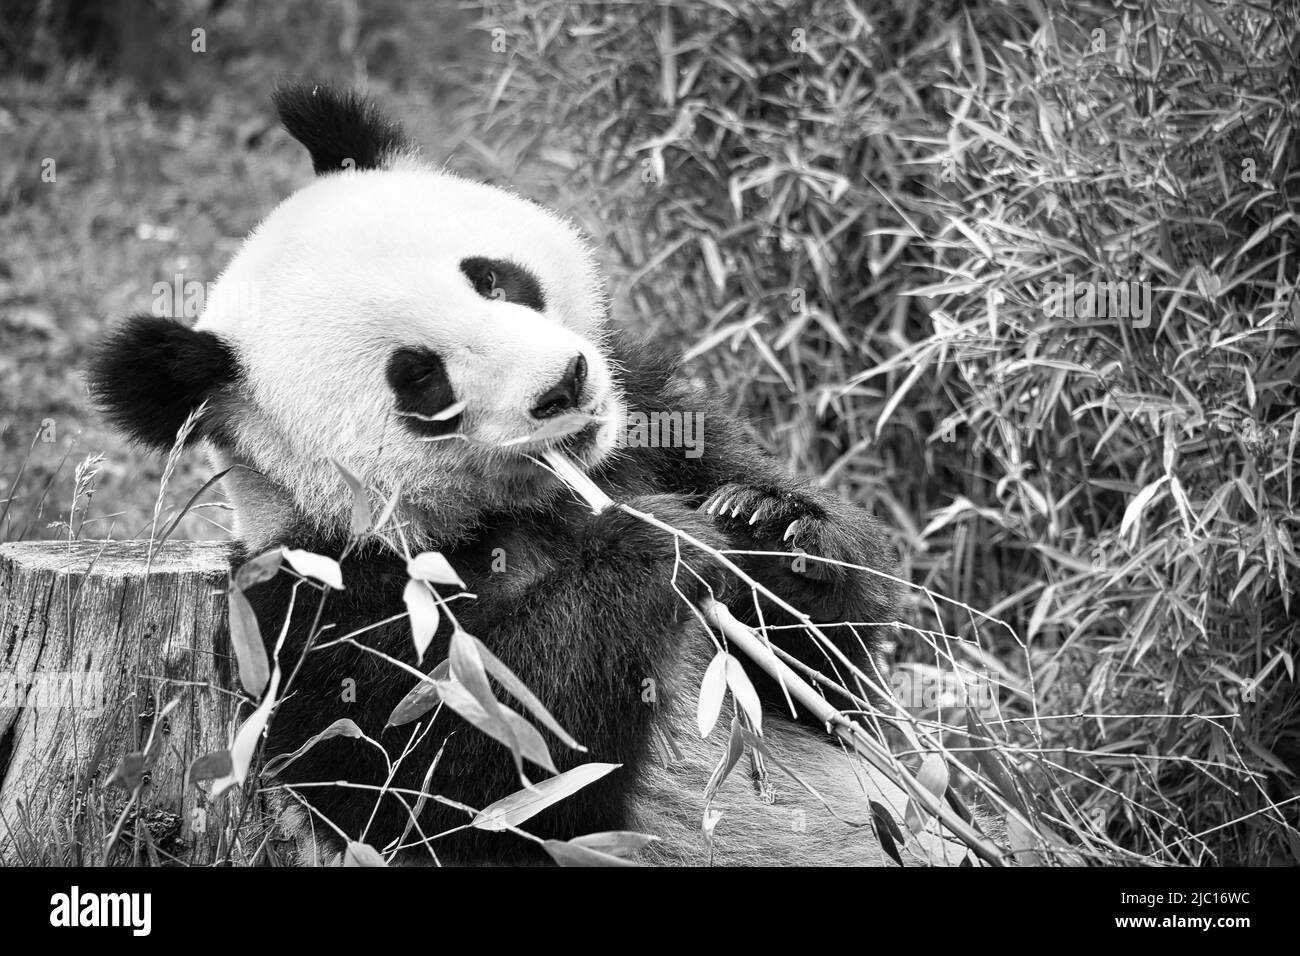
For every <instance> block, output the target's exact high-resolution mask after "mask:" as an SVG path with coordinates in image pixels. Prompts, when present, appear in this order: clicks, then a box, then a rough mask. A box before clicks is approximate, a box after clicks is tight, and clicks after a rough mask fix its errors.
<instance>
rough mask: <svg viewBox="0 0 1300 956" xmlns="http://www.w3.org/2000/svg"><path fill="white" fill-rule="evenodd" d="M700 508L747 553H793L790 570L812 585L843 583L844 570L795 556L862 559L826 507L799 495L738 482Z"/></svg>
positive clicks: (789, 491)
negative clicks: (749, 551)
mask: <svg viewBox="0 0 1300 956" xmlns="http://www.w3.org/2000/svg"><path fill="white" fill-rule="evenodd" d="M700 510H701V511H703V512H705V513H707V514H709V515H711V516H712V517H713V520H714V522H715V523H716V524H717V525H718V527H719V528H720V529H721V530H723V531H725V532H726V533H728V535H729V536H731V537H732V538H733V540H735V541H736V542H737V543H740V544H742V545H744V546H745V547H744V549H745V550H756V551H782V552H789V553H791V554H793V555H794V557H792V558H791V559H790V567H789V570H790V571H792V572H794V573H795V574H799V575H802V576H804V577H807V578H811V579H812V580H814V581H828V582H838V581H841V580H842V579H843V578H844V577H845V576H846V573H847V569H845V568H843V567H840V566H838V565H834V564H827V563H825V562H823V561H809V560H807V559H801V558H800V557H799V555H802V554H806V555H812V556H816V557H820V558H827V559H830V560H832V561H845V562H848V563H854V562H855V561H861V560H862V555H861V554H860V553H858V548H857V547H856V546H855V541H854V537H853V535H852V534H851V533H848V532H847V529H845V528H843V527H842V525H841V524H840V523H839V522H838V521H837V520H836V518H835V516H833V515H832V514H830V513H829V512H828V510H827V509H826V508H825V507H823V506H822V505H821V504H819V503H818V502H817V501H815V500H813V498H812V497H811V496H809V495H805V494H803V493H801V492H799V491H791V490H788V489H783V488H768V487H764V486H761V485H746V484H738V483H737V484H729V485H723V486H722V487H721V488H719V489H718V490H717V491H715V492H713V494H711V495H709V497H708V498H707V499H705V501H704V503H703V504H702V505H700ZM749 545H753V547H752V548H749V547H748V546H749Z"/></svg>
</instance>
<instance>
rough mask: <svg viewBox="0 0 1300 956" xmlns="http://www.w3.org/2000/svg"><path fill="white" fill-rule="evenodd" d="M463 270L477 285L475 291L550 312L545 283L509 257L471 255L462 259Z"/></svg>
mask: <svg viewBox="0 0 1300 956" xmlns="http://www.w3.org/2000/svg"><path fill="white" fill-rule="evenodd" d="M460 271H461V272H463V273H464V274H465V278H467V279H469V281H470V283H471V284H472V285H473V286H474V291H475V292H477V293H478V294H479V295H481V296H483V298H485V299H504V300H505V301H506V302H515V303H517V304H519V305H523V306H527V307H528V308H530V309H535V310H536V311H538V312H545V311H546V296H544V295H543V294H542V284H541V283H540V282H538V281H537V277H536V276H535V275H533V274H532V273H531V272H529V271H528V270H527V269H525V268H524V267H523V266H521V265H517V264H515V263H513V262H510V261H509V260H508V259H488V258H485V257H483V256H471V257H470V258H468V259H462V260H461V262H460Z"/></svg>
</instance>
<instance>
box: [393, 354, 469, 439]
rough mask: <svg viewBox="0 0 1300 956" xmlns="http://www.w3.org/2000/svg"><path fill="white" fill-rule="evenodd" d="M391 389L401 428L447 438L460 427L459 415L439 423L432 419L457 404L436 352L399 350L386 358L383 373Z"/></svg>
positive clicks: (417, 433) (421, 434) (444, 369)
mask: <svg viewBox="0 0 1300 956" xmlns="http://www.w3.org/2000/svg"><path fill="white" fill-rule="evenodd" d="M385 372H386V377H387V379H388V387H389V388H391V389H392V390H393V396H394V398H395V399H396V408H397V412H398V414H399V415H400V416H401V420H402V425H403V426H404V427H405V428H406V429H407V430H408V431H410V432H412V433H414V434H416V435H420V436H433V435H446V434H449V433H451V432H454V431H455V430H456V429H457V428H458V427H459V425H460V416H459V415H456V416H454V417H452V418H449V419H445V420H439V419H437V418H436V417H435V416H437V415H439V413H441V412H443V411H445V410H446V409H447V408H449V407H450V406H451V405H453V404H455V402H456V392H455V390H454V389H453V388H452V386H451V380H450V379H449V378H448V376H447V369H446V367H445V366H444V365H443V364H442V359H441V358H440V357H439V356H438V354H437V353H436V352H433V351H431V350H430V349H427V348H400V349H397V350H396V351H394V352H393V354H392V355H390V356H389V358H388V367H387V369H386V370H385Z"/></svg>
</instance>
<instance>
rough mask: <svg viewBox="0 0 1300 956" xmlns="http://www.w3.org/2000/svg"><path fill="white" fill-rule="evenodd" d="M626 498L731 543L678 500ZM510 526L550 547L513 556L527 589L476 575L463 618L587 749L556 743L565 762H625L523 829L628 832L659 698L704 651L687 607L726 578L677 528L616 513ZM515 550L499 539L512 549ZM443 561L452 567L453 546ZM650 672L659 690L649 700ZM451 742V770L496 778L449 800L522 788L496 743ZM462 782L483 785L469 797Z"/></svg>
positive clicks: (716, 541)
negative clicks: (488, 771) (695, 643)
mask: <svg viewBox="0 0 1300 956" xmlns="http://www.w3.org/2000/svg"><path fill="white" fill-rule="evenodd" d="M627 504H628V505H629V506H630V507H631V508H632V509H634V510H636V511H639V512H642V513H650V514H653V515H655V517H656V518H658V519H659V520H661V521H663V522H665V523H667V524H670V525H672V526H674V527H677V528H679V529H681V530H682V531H685V532H686V533H688V534H690V535H691V536H692V537H694V538H696V539H697V540H700V541H701V542H703V543H704V544H706V545H708V546H709V547H712V548H717V549H722V548H725V547H727V546H728V541H727V540H726V538H725V536H724V535H722V534H721V533H720V532H719V531H718V530H717V529H716V528H715V527H714V526H713V524H712V523H711V522H710V521H709V520H708V519H707V518H706V517H705V516H702V515H701V514H699V513H698V512H697V510H696V509H695V508H694V506H693V504H691V503H690V502H688V501H687V500H686V499H685V498H684V497H683V496H680V495H674V494H656V495H646V496H640V497H635V498H632V499H630V500H629V501H627ZM517 534H518V538H517V540H519V541H527V542H532V543H537V542H544V543H545V544H546V547H547V552H546V553H545V554H533V555H525V554H523V553H520V555H519V557H518V559H517V563H518V565H519V570H518V572H516V573H517V574H519V575H524V576H526V577H527V584H526V586H524V587H523V588H522V590H521V589H520V585H519V582H518V581H517V580H514V578H515V574H512V573H507V574H481V575H475V576H474V577H473V578H472V579H470V580H469V581H468V584H469V586H470V588H472V589H473V590H474V591H475V593H476V594H477V600H475V601H474V602H473V604H472V606H468V607H466V609H465V610H464V611H462V612H461V615H462V617H461V620H462V624H463V625H464V626H465V627H466V628H467V629H469V630H470V631H471V632H472V633H474V634H476V635H477V636H478V637H479V638H480V639H481V640H482V641H483V642H484V644H485V645H486V646H487V647H488V648H489V649H490V650H491V651H492V652H493V653H494V654H495V655H496V656H497V657H498V658H500V660H501V661H502V662H503V663H504V664H505V665H506V666H507V667H509V668H510V669H511V670H512V671H513V672H514V673H515V675H516V676H518V677H519V679H520V680H522V681H523V683H524V684H525V685H527V686H528V687H529V689H530V690H532V691H533V693H535V694H536V695H537V697H538V698H539V699H540V700H541V701H542V702H543V703H544V704H545V705H546V707H547V709H548V710H549V711H550V712H551V715H552V716H553V717H554V718H555V719H556V720H557V721H558V722H559V723H560V725H561V726H562V727H564V728H565V729H566V730H567V731H568V732H569V733H570V734H571V735H572V736H573V737H575V738H576V739H577V740H578V741H579V742H580V743H581V744H582V745H583V746H584V747H586V748H587V753H585V754H577V753H575V752H573V751H570V750H568V749H567V748H555V747H553V748H552V755H553V757H554V758H555V760H556V763H557V766H558V767H559V769H560V770H566V769H569V768H570V767H572V766H574V765H576V764H578V763H582V762H585V761H599V762H610V763H620V764H623V768H622V769H621V770H619V771H618V772H617V773H614V774H611V775H610V776H609V777H607V778H603V779H601V780H600V781H597V782H596V783H595V784H592V785H591V786H588V787H586V788H584V789H583V790H580V791H578V792H577V793H575V794H574V795H572V796H571V797H569V798H566V799H565V800H563V801H561V802H560V803H559V804H557V805H556V806H555V807H553V808H551V809H549V810H547V811H545V812H544V816H539V817H538V818H537V819H536V820H535V821H530V823H529V826H528V827H527V828H528V829H529V830H530V832H534V833H538V834H539V835H544V836H554V837H556V838H568V837H572V836H575V835H579V834H582V833H586V832H590V831H592V830H599V829H619V828H625V827H626V826H627V821H626V812H627V810H628V806H627V801H628V794H629V793H630V791H631V790H632V787H633V782H634V781H635V780H636V778H637V776H638V775H639V771H640V769H641V767H642V766H643V765H644V763H645V762H646V761H647V760H648V759H650V757H651V756H652V754H653V749H652V748H653V742H654V738H653V733H654V727H653V725H654V723H655V721H656V720H657V718H658V717H659V715H660V714H661V713H663V709H662V707H661V706H660V705H661V704H666V703H667V702H668V700H669V699H671V697H672V696H673V695H674V693H675V691H676V688H677V687H678V686H679V685H681V684H682V683H683V679H684V677H685V674H686V671H687V669H688V668H687V667H686V663H685V662H687V661H688V660H690V659H692V658H693V657H696V656H698V655H696V654H693V653H692V649H691V648H690V647H689V646H688V642H689V641H690V640H691V639H692V637H694V638H698V639H699V640H700V641H701V642H702V643H703V642H705V641H707V638H706V637H705V636H704V635H703V634H702V633H700V630H699V629H698V628H695V627H693V618H694V612H693V611H692V609H691V606H690V605H692V604H695V603H698V602H699V601H700V600H701V599H702V598H704V597H705V596H707V595H708V594H709V593H710V590H712V591H713V593H717V594H721V593H722V589H723V587H724V586H725V584H726V581H727V578H728V577H729V575H728V574H727V572H726V571H725V570H724V569H723V568H722V567H721V566H720V565H719V564H717V563H716V561H714V560H712V559H711V558H709V557H708V556H707V555H706V554H705V553H704V552H701V551H699V550H697V549H695V548H692V547H690V546H687V545H686V544H684V543H683V544H681V545H680V546H679V545H678V543H677V542H676V541H675V539H674V537H673V536H672V535H670V534H668V533H666V532H664V531H663V530H662V529H659V528H655V527H653V526H651V525H648V524H647V523H645V522H644V521H642V520H641V519H640V518H638V517H636V516H634V515H630V514H627V513H625V512H624V511H622V510H620V509H618V508H607V509H606V510H604V511H602V512H601V513H600V514H597V515H590V514H588V515H586V516H585V517H584V518H583V519H582V520H581V521H576V522H575V521H574V520H573V518H572V516H571V515H570V516H569V517H565V515H564V514H562V513H561V514H555V515H552V516H551V517H549V518H546V519H544V523H542V524H539V525H537V526H531V525H528V526H522V527H520V528H519V530H518V532H517ZM512 547H515V546H514V545H512V544H510V543H509V540H507V542H506V543H505V549H506V553H507V554H509V553H511V549H512ZM520 547H521V549H522V545H521V546H520ZM451 560H452V562H453V564H455V563H456V558H455V556H454V555H453V556H451ZM540 568H545V570H542V571H540V572H539V569H540ZM697 574H698V577H697ZM647 680H649V681H653V682H654V683H653V685H652V686H654V687H655V694H654V695H652V696H653V697H654V698H655V700H654V701H650V702H648V701H647V699H646V696H645V688H646V681H647ZM457 738H458V739H457ZM457 738H450V739H449V740H448V743H447V748H448V750H447V754H446V755H445V756H444V763H445V764H446V765H447V766H461V767H464V766H474V767H480V768H482V767H492V768H494V773H493V774H492V776H493V779H492V780H491V781H489V780H488V779H487V775H485V774H483V773H480V774H479V775H478V777H477V778H476V780H475V781H473V782H467V781H464V780H461V781H458V783H459V784H460V785H461V786H460V791H459V793H455V794H450V795H453V796H457V798H458V799H462V800H466V801H472V800H479V801H480V802H481V803H484V804H485V803H486V802H489V801H491V800H495V799H499V798H500V797H502V796H504V795H505V793H507V792H509V789H510V788H511V787H512V786H513V787H514V788H516V789H517V786H518V781H517V778H516V779H514V780H513V782H512V781H511V779H509V778H510V777H511V772H510V770H509V769H508V766H507V764H506V763H505V762H504V761H503V760H502V758H501V755H500V753H499V749H494V748H497V745H496V744H494V743H492V742H490V741H487V740H486V739H485V738H482V737H481V735H476V734H474V733H473V732H471V733H469V734H461V735H457ZM458 748H459V750H458V752H456V753H453V752H452V751H454V750H457V749H458ZM489 783H490V786H488V784H489ZM466 786H470V787H473V788H478V789H480V790H481V792H479V793H473V794H470V793H467V792H466Z"/></svg>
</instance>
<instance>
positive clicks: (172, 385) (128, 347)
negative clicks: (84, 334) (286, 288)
mask: <svg viewBox="0 0 1300 956" xmlns="http://www.w3.org/2000/svg"><path fill="white" fill-rule="evenodd" d="M238 376H239V364H238V361H237V360H236V358H235V353H234V351H233V350H232V349H231V348H230V346H229V345H227V344H226V343H225V342H223V341H222V340H221V339H219V338H218V337H217V336H215V335H213V334H212V333H211V332H198V331H195V330H194V329H192V328H190V327H189V326H187V325H182V324H181V323H180V322H177V321H175V320H173V319H161V318H157V317H155V316H151V315H136V316H132V317H131V318H129V319H127V320H126V321H125V322H124V323H122V325H120V326H118V327H117V328H116V329H114V330H113V331H112V332H110V333H109V334H108V335H107V336H106V337H105V338H104V339H103V340H102V341H101V342H100V343H99V345H98V346H97V347H96V349H95V351H94V354H93V355H92V357H91V360H90V364H89V367H88V370H87V379H88V382H89V385H90V392H91V396H92V398H93V399H94V401H95V404H96V405H98V406H99V407H100V408H101V409H102V410H103V411H104V413H105V414H106V416H107V417H108V419H109V421H111V422H112V423H113V424H114V425H116V426H117V427H118V428H119V429H121V430H122V431H124V432H125V433H126V434H127V435H128V436H130V437H131V438H132V439H134V440H135V441H138V442H141V443H143V444H146V445H152V446H154V447H156V448H171V446H172V445H173V444H174V443H175V441H176V433H177V432H178V431H180V428H181V426H182V425H183V424H184V423H185V420H186V419H187V418H188V417H189V416H190V414H191V413H193V411H194V410H195V409H196V408H198V407H199V405H201V404H202V403H203V402H204V401H205V400H206V399H208V398H211V397H213V396H214V395H216V394H217V393H218V392H219V391H220V390H221V389H222V388H223V387H224V386H226V385H229V384H231V383H233V382H234V381H235V380H236V379H237V378H238ZM220 427H221V423H220V422H219V421H215V420H214V417H213V415H212V413H211V412H209V413H208V414H205V416H204V419H202V420H200V422H199V423H198V425H197V427H195V428H194V430H193V431H192V432H191V433H190V434H189V436H188V437H187V439H186V440H187V442H189V441H193V440H194V439H196V438H200V437H205V436H206V437H217V436H216V433H217V432H219V431H220Z"/></svg>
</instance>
